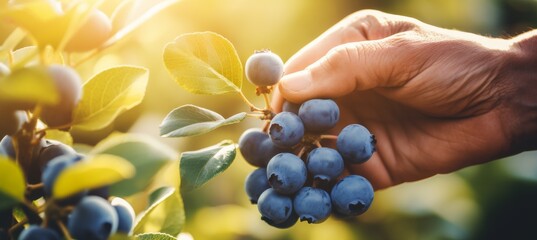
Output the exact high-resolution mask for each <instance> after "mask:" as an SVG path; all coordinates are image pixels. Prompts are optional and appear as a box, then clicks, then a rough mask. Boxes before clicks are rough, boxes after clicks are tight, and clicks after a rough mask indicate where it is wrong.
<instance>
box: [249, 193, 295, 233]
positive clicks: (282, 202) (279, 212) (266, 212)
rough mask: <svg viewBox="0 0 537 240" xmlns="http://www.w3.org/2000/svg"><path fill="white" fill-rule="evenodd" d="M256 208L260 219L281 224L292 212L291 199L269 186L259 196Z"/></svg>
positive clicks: (272, 223)
mask: <svg viewBox="0 0 537 240" xmlns="http://www.w3.org/2000/svg"><path fill="white" fill-rule="evenodd" d="M257 209H258V210H259V212H260V213H261V219H262V220H263V221H265V222H267V223H268V224H270V225H276V224H283V223H284V222H285V221H287V220H288V219H289V217H290V216H291V214H292V213H293V200H291V198H290V197H288V196H285V195H282V194H279V193H277V192H276V191H274V189H272V188H269V189H267V190H265V191H264V192H263V193H262V194H261V196H259V201H258V202H257Z"/></svg>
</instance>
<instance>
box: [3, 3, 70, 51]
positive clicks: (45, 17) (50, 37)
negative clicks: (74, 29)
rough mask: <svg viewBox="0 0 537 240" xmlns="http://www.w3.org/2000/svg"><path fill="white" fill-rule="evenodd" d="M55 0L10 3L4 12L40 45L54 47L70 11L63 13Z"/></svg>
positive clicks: (62, 34) (65, 25) (68, 18)
mask: <svg viewBox="0 0 537 240" xmlns="http://www.w3.org/2000/svg"><path fill="white" fill-rule="evenodd" d="M54 2H55V1H28V2H24V3H19V4H13V5H10V6H9V7H8V9H7V11H6V12H5V13H4V15H5V17H7V19H8V20H10V22H12V23H14V24H15V25H17V26H19V27H21V28H23V29H25V30H26V31H28V32H29V33H30V35H32V36H33V38H34V39H35V40H36V41H37V42H38V44H39V45H40V46H45V45H51V46H53V47H56V46H58V45H59V43H60V42H61V40H62V38H63V36H64V34H65V31H66V29H67V27H68V25H69V21H70V18H71V16H72V14H71V13H69V12H68V13H63V11H62V10H61V6H60V3H59V2H58V3H54Z"/></svg>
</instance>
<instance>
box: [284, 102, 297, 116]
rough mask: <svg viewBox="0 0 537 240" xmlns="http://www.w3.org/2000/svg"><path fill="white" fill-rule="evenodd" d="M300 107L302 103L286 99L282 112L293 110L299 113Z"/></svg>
mask: <svg viewBox="0 0 537 240" xmlns="http://www.w3.org/2000/svg"><path fill="white" fill-rule="evenodd" d="M299 109H300V104H296V103H292V102H288V101H284V102H283V105H282V112H292V113H294V114H296V115H298V110H299Z"/></svg>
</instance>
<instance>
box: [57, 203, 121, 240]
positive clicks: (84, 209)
mask: <svg viewBox="0 0 537 240" xmlns="http://www.w3.org/2000/svg"><path fill="white" fill-rule="evenodd" d="M117 227H118V216H117V212H116V210H115V209H114V207H112V205H110V203H109V202H108V201H106V200H104V199H102V198H100V197H97V196H87V197H84V198H83V199H82V201H80V203H79V204H78V205H77V206H76V207H75V208H74V209H73V212H71V215H70V216H69V220H68V222H67V228H68V229H69V232H70V233H71V235H72V236H73V237H74V238H76V239H79V240H105V239H108V237H110V236H111V235H112V234H114V233H115V232H116V230H117Z"/></svg>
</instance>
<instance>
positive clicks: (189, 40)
mask: <svg viewBox="0 0 537 240" xmlns="http://www.w3.org/2000/svg"><path fill="white" fill-rule="evenodd" d="M164 64H165V65H166V68H167V69H168V72H169V73H170V74H171V75H172V77H173V78H174V79H175V81H177V83H178V84H179V85H180V86H181V87H183V88H185V89H186V90H188V91H190V92H192V93H196V94H211V95H212V94H222V93H228V92H240V89H241V85H242V75H243V73H242V64H241V61H240V59H239V56H238V55H237V52H236V51H235V48H234V47H233V45H232V44H231V43H230V42H229V41H228V40H227V39H226V38H224V37H223V36H221V35H218V34H216V33H213V32H198V33H188V34H183V35H181V36H179V37H177V38H176V39H175V41H174V42H171V43H168V44H167V45H166V47H165V49H164Z"/></svg>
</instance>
